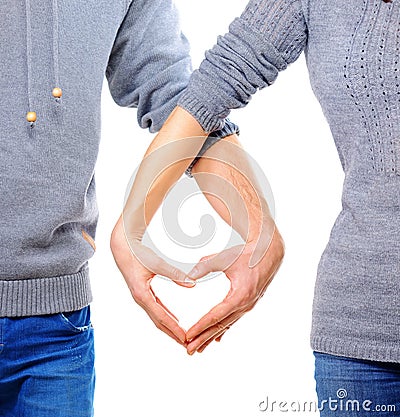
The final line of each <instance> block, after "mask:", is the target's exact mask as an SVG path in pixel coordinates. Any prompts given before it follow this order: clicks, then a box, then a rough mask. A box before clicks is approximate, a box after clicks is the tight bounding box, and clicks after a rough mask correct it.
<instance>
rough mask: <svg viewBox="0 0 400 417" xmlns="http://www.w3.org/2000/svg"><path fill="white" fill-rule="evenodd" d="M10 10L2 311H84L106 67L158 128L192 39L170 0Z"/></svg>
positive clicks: (123, 95)
mask: <svg viewBox="0 0 400 417" xmlns="http://www.w3.org/2000/svg"><path fill="white" fill-rule="evenodd" d="M0 16H1V23H0V26H1V27H0V57H1V63H0V110H1V122H0V317H4V316H27V315H37V314H49V313H56V312H61V311H70V310H75V309H79V308H81V307H83V306H85V305H87V304H88V303H89V302H90V300H91V291H90V284H89V277H88V267H87V264H88V259H89V258H90V257H91V256H92V255H93V253H94V242H93V239H94V237H95V229H96V223H97V217H98V212H97V206H96V199H95V179H94V168H95V162H96V158H97V152H98V146H99V139H100V98H101V90H102V83H103V79H104V75H105V74H106V75H107V79H108V82H109V87H110V90H111V93H112V96H113V98H114V100H115V101H116V102H117V103H118V104H120V105H121V106H128V107H136V108H137V116H138V122H139V124H140V126H141V127H143V128H149V129H150V130H151V131H152V132H155V131H157V130H158V129H159V128H160V127H161V126H162V124H163V123H164V121H165V120H166V118H167V117H168V115H169V114H170V112H171V111H172V110H173V108H174V107H175V106H176V103H177V100H178V98H179V95H180V94H181V92H182V91H183V90H184V89H185V87H186V86H187V83H188V80H189V76H190V73H191V62H190V57H189V45H188V42H187V40H186V38H185V37H184V36H183V35H182V34H181V32H180V29H179V22H178V16H177V11H176V9H175V8H174V6H173V4H172V1H170V0H133V1H131V0H112V1H110V0H85V1H83V0H82V1H81V0H68V1H59V0H38V1H36V0H35V1H32V0H2V1H1V2H0ZM55 87H57V88H61V92H60V90H55V91H54V95H53V89H54V88H55ZM28 112H31V113H30V114H29V121H28V120H27V119H26V115H27V113H28ZM33 112H34V113H33Z"/></svg>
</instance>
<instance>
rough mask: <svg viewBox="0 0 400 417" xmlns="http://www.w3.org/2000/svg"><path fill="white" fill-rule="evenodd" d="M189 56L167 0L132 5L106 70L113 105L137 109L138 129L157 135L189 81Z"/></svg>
mask: <svg viewBox="0 0 400 417" xmlns="http://www.w3.org/2000/svg"><path fill="white" fill-rule="evenodd" d="M189 53H190V50H189V43H188V41H187V39H186V38H185V36H184V35H183V34H182V32H181V30H180V25H179V17H178V12H177V9H176V8H175V6H174V5H173V2H172V1H171V0H133V1H132V2H131V3H130V6H129V8H128V10H127V12H126V15H125V17H124V20H123V22H122V24H121V26H120V28H119V31H118V33H117V36H116V38H115V41H114V45H113V48H112V51H111V54H110V57H109V62H108V66H107V70H106V77H107V80H108V84H109V88H110V92H111V95H112V97H113V99H114V101H115V102H116V103H117V104H119V105H120V106H125V107H134V108H137V109H138V112H137V117H138V122H139V125H140V126H141V127H142V128H149V129H150V131H151V132H156V131H158V130H159V129H160V128H161V126H162V125H163V123H164V122H165V120H166V119H167V118H168V116H169V114H170V113H171V111H172V110H173V109H174V107H175V106H176V105H177V101H178V98H179V96H180V94H181V93H182V91H183V90H184V89H185V88H186V86H187V83H188V81H189V77H190V74H191V71H192V68H191V59H190V54H189Z"/></svg>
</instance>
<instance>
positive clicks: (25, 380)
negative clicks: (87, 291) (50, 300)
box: [0, 307, 95, 417]
mask: <svg viewBox="0 0 400 417" xmlns="http://www.w3.org/2000/svg"><path fill="white" fill-rule="evenodd" d="M94 383H95V375H94V347H93V328H92V325H91V323H90V308H89V307H85V308H83V309H82V310H79V311H75V312H72V313H64V314H63V313H59V314H52V315H47V316H34V317H24V318H0V417H80V416H82V417H90V416H92V415H93V392H94Z"/></svg>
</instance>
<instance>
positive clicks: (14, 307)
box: [0, 267, 92, 317]
mask: <svg viewBox="0 0 400 417" xmlns="http://www.w3.org/2000/svg"><path fill="white" fill-rule="evenodd" d="M91 301H92V292H91V289H90V282H89V272H88V268H87V267H85V268H84V269H82V270H81V271H79V272H78V273H76V274H73V275H63V276H58V277H51V278H37V279H21V280H13V281H8V280H1V281H0V317H25V316H37V315H43V314H55V313H60V312H64V311H74V310H79V309H81V308H83V307H85V306H86V305H88V304H89V303H90V302H91Z"/></svg>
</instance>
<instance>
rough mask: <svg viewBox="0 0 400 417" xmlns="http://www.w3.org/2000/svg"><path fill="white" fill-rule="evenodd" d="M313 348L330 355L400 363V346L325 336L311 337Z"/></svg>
mask: <svg viewBox="0 0 400 417" xmlns="http://www.w3.org/2000/svg"><path fill="white" fill-rule="evenodd" d="M311 348H312V350H314V351H316V352H320V353H327V354H330V355H336V356H344V357H348V358H354V359H363V360H369V361H375V362H394V363H400V347H395V346H384V345H377V344H373V343H370V344H364V343H358V342H357V341H344V340H335V339H329V338H326V337H323V336H312V337H311Z"/></svg>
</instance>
